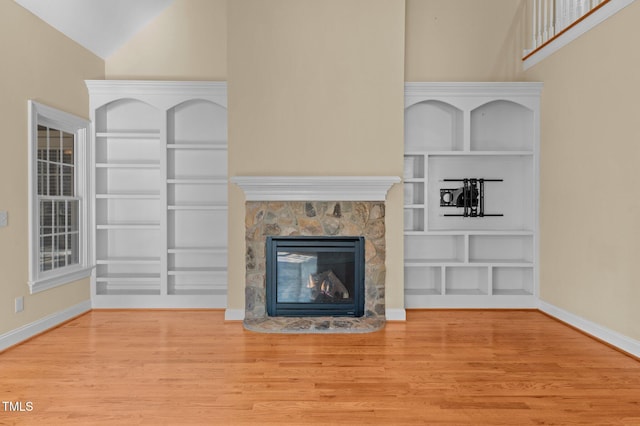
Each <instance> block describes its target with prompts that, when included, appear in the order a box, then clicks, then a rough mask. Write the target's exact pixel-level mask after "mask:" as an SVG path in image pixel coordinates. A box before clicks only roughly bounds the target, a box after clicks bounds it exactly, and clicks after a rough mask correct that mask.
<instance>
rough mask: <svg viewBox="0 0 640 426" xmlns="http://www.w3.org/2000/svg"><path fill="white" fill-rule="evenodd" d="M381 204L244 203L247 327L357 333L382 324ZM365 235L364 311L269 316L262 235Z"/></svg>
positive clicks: (352, 202)
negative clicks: (352, 314) (340, 314)
mask: <svg viewBox="0 0 640 426" xmlns="http://www.w3.org/2000/svg"><path fill="white" fill-rule="evenodd" d="M384 219H385V208H384V202H380V201H335V202H332V201H311V202H305V201H248V202H247V203H246V218H245V225H246V287H245V320H244V325H245V327H246V328H247V329H249V330H254V331H261V332H279V333H287V332H290V333H304V332H308V333H320V332H330V333H336V332H346V333H358V332H368V331H375V330H378V329H380V328H382V327H384V323H385V293H384V289H385V275H386V270H385V247H386V245H385V224H384ZM297 235H303V236H364V237H365V283H364V287H365V302H364V311H365V314H364V316H363V317H361V318H351V317H301V318H300V317H269V316H268V315H267V312H266V268H265V245H266V237H267V236H297Z"/></svg>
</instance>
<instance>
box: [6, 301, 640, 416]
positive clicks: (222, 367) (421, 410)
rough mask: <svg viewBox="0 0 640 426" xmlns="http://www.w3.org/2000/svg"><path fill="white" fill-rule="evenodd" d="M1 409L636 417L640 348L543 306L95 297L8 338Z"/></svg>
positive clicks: (114, 412) (639, 408)
mask: <svg viewBox="0 0 640 426" xmlns="http://www.w3.org/2000/svg"><path fill="white" fill-rule="evenodd" d="M0 399H2V401H14V402H15V401H20V402H23V403H26V402H27V401H30V402H31V403H32V406H33V410H32V411H24V412H11V411H4V410H3V406H2V405H0V424H29V425H41V424H55V425H91V424H108V425H118V424H124V425H135V424H145V425H147V424H148V425H158V424H174V425H185V424H210V425H218V424H219V425H236V424H242V425H270V424H273V425H276V424H277V425H282V424H296V425H303V424H324V425H330V424H349V425H351V424H354V425H364V424H384V425H401V424H428V425H433V424H457V425H463V424H473V425H482V424H503V425H529V424H536V425H539V424H545V425H549V424H554V425H567V424H575V423H579V424H596V425H604V424H633V425H640V362H639V361H638V360H636V359H633V358H631V357H629V356H626V355H624V354H621V353H619V352H617V351H615V350H614V349H612V348H610V347H607V346H605V345H603V344H601V343H598V342H596V341H595V340H592V339H591V338H589V337H587V336H585V335H583V334H581V333H579V332H577V331H575V330H573V329H571V328H569V327H567V326H565V325H563V324H561V323H559V322H557V321H554V320H553V319H550V318H549V317H547V316H545V315H543V314H541V313H540V312H537V311H409V312H408V314H407V322H395V323H388V324H387V326H386V328H385V329H384V330H383V331H380V332H376V333H371V334H347V335H337V334H332V335H318V334H316V335H282V334H258V333H253V332H249V331H245V330H243V328H242V325H241V324H240V323H238V322H224V320H223V313H222V312H221V311H148V310H147V311H92V312H90V313H88V314H85V315H83V316H81V317H79V318H76V319H75V320H73V321H71V322H69V323H67V324H65V325H63V326H61V327H59V328H57V329H54V330H52V331H50V332H47V333H45V334H43V335H41V336H38V337H36V338H34V339H32V340H30V341H28V342H26V343H24V344H22V345H19V346H16V347H14V348H10V349H9V350H7V351H5V352H4V353H1V354H0Z"/></svg>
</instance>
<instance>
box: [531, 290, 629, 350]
mask: <svg viewBox="0 0 640 426" xmlns="http://www.w3.org/2000/svg"><path fill="white" fill-rule="evenodd" d="M539 309H540V311H542V312H544V313H545V314H547V315H550V316H552V317H554V318H556V319H558V320H560V321H562V322H564V323H567V324H569V325H571V326H572V327H575V328H577V329H579V330H581V331H583V332H585V333H586V334H589V335H591V336H593V337H595V338H597V339H599V340H601V341H603V342H606V343H608V344H610V345H612V346H615V347H616V348H619V349H620V350H622V351H624V352H627V353H629V354H631V355H633V356H635V357H638V358H640V341H638V340H635V339H632V338H630V337H627V336H625V335H623V334H620V333H618V332H617V331H613V330H611V329H609V328H606V327H603V326H601V325H599V324H596V323H594V322H592V321H589V320H587V319H584V318H582V317H579V316H578V315H574V314H572V313H570V312H567V311H565V310H564V309H561V308H558V307H557V306H554V305H552V304H550V303H547V302H544V301H542V300H540V305H539Z"/></svg>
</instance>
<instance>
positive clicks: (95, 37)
mask: <svg viewBox="0 0 640 426" xmlns="http://www.w3.org/2000/svg"><path fill="white" fill-rule="evenodd" d="M173 1H174V0H15V2H16V3H18V4H19V5H21V6H22V7H24V8H25V9H27V10H29V11H30V12H31V13H33V14H34V15H36V16H38V17H39V18H40V19H42V20H43V21H45V22H47V23H48V24H49V25H51V26H52V27H54V28H55V29H57V30H58V31H60V32H62V33H63V34H65V35H66V36H67V37H69V38H70V39H72V40H74V41H75V42H76V43H78V44H80V45H81V46H83V47H85V48H86V49H88V50H90V51H91V52H93V53H94V54H96V55H97V56H99V57H101V58H102V59H106V58H108V57H109V56H110V55H111V54H113V53H114V52H115V51H116V50H118V49H119V48H120V47H122V46H123V45H124V44H125V43H126V42H127V41H129V40H130V39H131V38H132V37H133V36H134V35H135V34H136V33H138V31H140V30H141V29H142V28H144V27H145V26H146V25H147V24H148V23H150V22H151V21H152V20H153V19H154V18H156V17H157V16H158V15H159V14H160V13H161V12H162V11H163V10H164V9H166V8H167V7H168V6H169V5H170V4H171V3H173Z"/></svg>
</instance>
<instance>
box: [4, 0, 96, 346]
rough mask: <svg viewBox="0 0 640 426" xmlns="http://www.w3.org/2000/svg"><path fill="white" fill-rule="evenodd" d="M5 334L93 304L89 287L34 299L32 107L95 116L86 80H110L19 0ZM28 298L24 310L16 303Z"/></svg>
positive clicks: (7, 146) (7, 8)
mask: <svg viewBox="0 0 640 426" xmlns="http://www.w3.org/2000/svg"><path fill="white" fill-rule="evenodd" d="M0 57H2V68H1V71H0V72H1V73H2V78H1V79H0V93H1V94H2V102H0V117H2V124H3V128H2V133H3V137H2V142H0V143H1V144H2V155H0V210H6V211H8V212H9V226H8V227H6V228H0V334H3V333H6V332H7V331H10V330H13V329H16V328H18V327H20V326H23V325H26V324H29V323H31V322H34V321H36V320H38V319H41V318H43V317H45V316H47V315H50V314H52V313H55V312H59V311H61V310H64V309H66V308H68V307H71V306H73V305H76V304H78V303H80V302H82V301H85V300H88V299H89V297H90V296H89V280H88V279H87V280H82V281H79V282H77V283H72V284H68V285H65V286H62V287H58V288H56V289H52V290H48V291H44V292H42V293H38V294H36V295H33V296H31V295H29V286H28V284H27V279H28V268H29V265H28V248H29V244H28V243H29V242H28V221H27V212H28V196H27V179H28V175H27V152H28V151H27V147H28V145H27V100H28V99H34V100H37V101H38V102H41V103H44V104H48V105H51V106H54V107H56V108H59V109H61V110H64V111H67V112H70V113H73V114H76V115H79V116H81V117H88V115H89V114H88V113H89V98H88V94H87V90H86V87H85V85H84V80H85V79H101V78H104V61H102V60H101V59H100V58H98V57H97V56H94V55H93V54H91V53H90V52H88V51H87V50H85V49H84V48H82V47H80V46H79V45H77V44H75V43H73V42H72V41H70V40H69V39H68V38H66V37H65V36H63V35H62V34H60V33H59V32H57V31H56V30H54V29H53V28H52V27H50V26H49V25H47V24H45V23H44V22H42V21H41V20H40V19H38V18H37V17H35V16H34V15H32V14H31V13H29V12H27V11H26V10H25V9H23V8H22V7H21V6H18V5H17V4H16V3H14V2H13V1H0ZM18 296H24V297H25V300H24V308H25V309H24V311H23V312H21V313H17V314H16V313H14V300H15V298H16V297H18Z"/></svg>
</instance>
